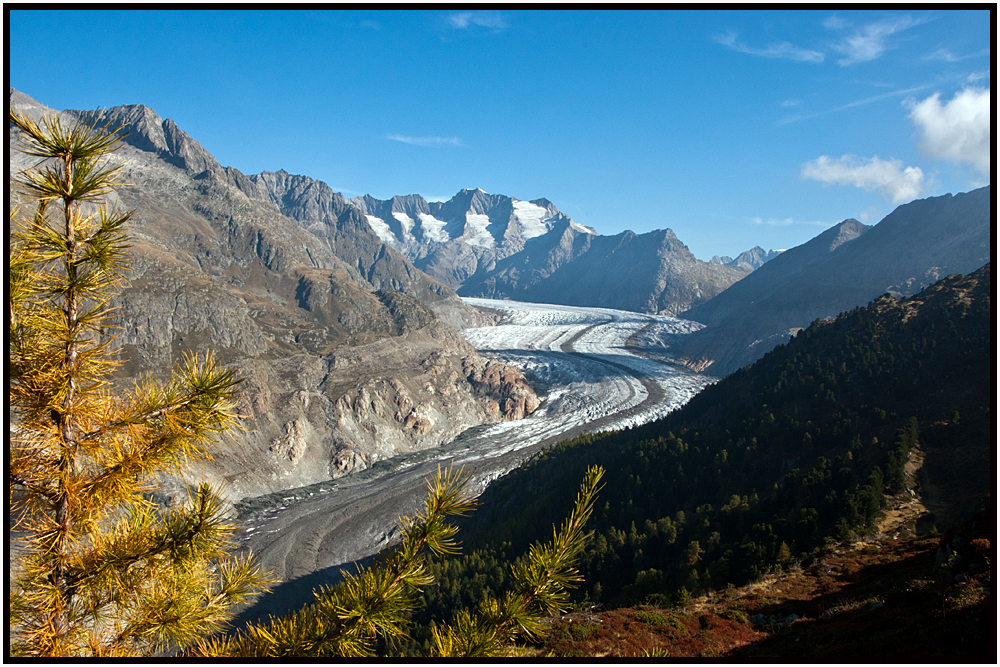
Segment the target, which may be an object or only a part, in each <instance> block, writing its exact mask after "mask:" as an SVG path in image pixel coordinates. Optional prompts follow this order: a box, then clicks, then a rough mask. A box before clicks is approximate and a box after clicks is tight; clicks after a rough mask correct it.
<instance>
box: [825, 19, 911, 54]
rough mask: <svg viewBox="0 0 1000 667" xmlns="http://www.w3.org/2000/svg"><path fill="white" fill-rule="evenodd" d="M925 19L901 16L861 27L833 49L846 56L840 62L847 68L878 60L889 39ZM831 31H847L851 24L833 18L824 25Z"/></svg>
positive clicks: (889, 46)
mask: <svg viewBox="0 0 1000 667" xmlns="http://www.w3.org/2000/svg"><path fill="white" fill-rule="evenodd" d="M924 21H925V20H924V19H918V18H914V17H912V16H899V17H896V18H893V19H886V20H884V21H877V22H875V23H869V24H868V25H864V26H861V27H860V28H856V29H855V30H854V34H852V35H849V36H847V37H844V38H843V39H842V40H841V41H840V42H838V43H836V44H834V45H833V48H834V49H836V50H837V51H840V52H841V53H843V54H844V56H845V57H844V58H842V59H840V60H838V61H837V62H838V63H839V64H840V65H843V66H847V65H853V64H855V63H863V62H867V61H869V60H877V59H878V58H881V57H882V54H883V53H885V51H886V50H887V49H889V48H892V47H891V45H890V44H889V37H891V36H892V35H894V34H896V33H897V32H902V31H903V30H906V29H908V28H912V27H913V26H915V25H920V24H921V23H924ZM823 25H824V26H826V27H827V28H830V29H831V30H838V31H839V30H845V29H847V28H849V27H851V23H850V22H849V21H846V20H845V19H842V18H840V17H837V16H831V17H830V18H829V19H827V20H826V21H825V22H824V24H823Z"/></svg>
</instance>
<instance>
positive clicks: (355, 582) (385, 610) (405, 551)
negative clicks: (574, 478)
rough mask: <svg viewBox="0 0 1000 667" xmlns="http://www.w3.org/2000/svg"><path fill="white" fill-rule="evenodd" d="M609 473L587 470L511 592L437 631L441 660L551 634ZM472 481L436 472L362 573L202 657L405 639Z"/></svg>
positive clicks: (207, 647)
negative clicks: (549, 623) (391, 544)
mask: <svg viewBox="0 0 1000 667" xmlns="http://www.w3.org/2000/svg"><path fill="white" fill-rule="evenodd" d="M603 474H604V470H603V469H601V468H599V467H596V466H595V467H591V468H590V469H588V470H587V472H586V474H585V475H584V479H583V482H582V483H581V486H580V492H579V494H578V495H577V498H576V503H575V505H574V507H573V510H572V511H571V512H570V515H569V517H567V519H566V520H565V521H564V522H563V525H562V526H561V527H560V529H559V530H555V528H553V537H552V541H551V542H550V543H548V544H547V545H545V546H541V547H539V546H534V547H532V548H531V550H530V551H529V553H528V555H527V557H526V558H525V559H524V560H523V561H522V562H521V563H520V564H519V565H518V566H516V567H513V575H514V581H515V586H514V589H513V590H511V591H509V592H507V593H506V594H505V595H504V596H502V597H500V598H497V597H494V596H492V595H489V596H487V597H486V598H485V599H484V600H483V601H482V602H481V603H480V605H479V607H478V608H477V609H475V610H469V609H466V610H463V611H461V612H459V613H458V614H457V616H456V617H455V619H454V620H453V621H452V622H451V623H449V624H446V625H444V626H439V627H434V628H433V629H432V633H433V638H434V645H433V647H432V655H433V656H434V657H464V658H479V657H513V656H523V655H529V654H530V653H528V652H527V651H528V650H527V649H526V648H525V647H524V646H521V645H519V644H518V642H521V641H524V640H533V639H538V638H541V637H542V636H544V635H545V634H546V627H545V625H544V624H543V623H542V619H544V618H545V617H546V616H549V615H550V614H552V613H561V612H564V611H565V610H566V609H567V608H568V607H569V605H570V601H569V589H570V588H571V587H573V586H574V585H575V584H577V583H578V582H579V581H581V577H580V574H579V572H578V571H577V569H576V564H577V562H578V560H579V557H580V555H581V554H582V553H583V549H584V547H585V546H586V544H587V540H588V539H589V538H590V536H591V533H590V532H587V531H585V530H584V526H585V524H586V522H587V519H588V518H589V517H590V515H591V514H592V513H593V509H594V501H595V499H596V496H597V492H598V491H599V490H600V489H599V483H600V480H601V477H602V476H603ZM467 482H468V478H464V477H462V476H461V475H460V474H458V473H455V472H454V471H453V470H451V469H448V470H446V471H444V472H442V471H441V470H440V468H439V469H438V473H437V475H436V476H434V477H432V478H431V479H430V480H429V482H428V493H427V498H426V500H425V503H424V508H423V510H422V511H420V512H418V513H417V514H416V515H415V516H412V517H411V516H407V517H402V518H401V519H400V520H399V521H398V523H397V528H398V530H399V533H400V534H401V535H402V540H401V543H400V544H399V545H398V546H397V547H396V548H394V549H392V550H390V551H389V552H388V553H387V554H384V555H382V556H381V557H380V559H379V561H378V562H376V563H375V564H374V565H372V566H371V567H369V568H366V569H361V570H359V571H358V573H357V574H351V573H348V572H345V571H342V572H341V573H342V575H343V576H344V580H343V581H342V582H341V583H340V584H339V585H337V586H334V587H321V588H320V589H318V590H317V591H316V600H315V601H314V602H312V603H310V604H309V605H306V606H305V607H303V608H302V609H300V610H298V611H296V612H293V613H291V614H288V615H286V616H282V617H277V618H274V617H272V618H270V619H268V620H266V621H263V622H261V623H249V624H248V625H247V626H246V627H245V628H241V629H239V630H238V631H237V632H235V633H229V634H227V635H222V634H220V635H218V636H216V637H213V638H211V639H209V640H207V641H200V642H198V644H197V646H196V647H194V649H193V650H192V651H191V654H192V655H194V656H197V657H202V658H205V657H243V658H282V657H284V658H290V657H348V658H352V657H353V658H357V657H372V656H374V655H375V652H374V651H375V647H376V645H377V643H378V641H379V640H382V641H384V642H385V643H386V645H388V646H390V647H391V646H393V645H395V644H396V642H398V640H400V639H403V638H405V637H406V630H407V627H406V623H405V622H404V619H405V615H406V613H407V612H410V611H412V610H414V609H415V607H416V604H417V594H418V593H419V591H420V590H421V588H423V587H426V586H430V585H433V584H434V583H435V581H434V577H433V575H432V574H431V573H430V570H429V568H428V567H427V563H426V556H425V554H426V552H427V551H428V550H429V551H432V552H434V553H436V554H439V555H441V554H453V553H456V552H457V548H458V545H457V543H456V541H455V540H454V536H455V534H456V533H457V532H458V529H457V528H456V527H455V526H454V524H451V523H449V522H448V518H449V517H451V516H460V515H463V514H465V513H466V512H468V511H469V510H470V509H471V508H472V507H473V505H474V500H473V498H472V496H471V495H470V494H469V493H468V492H467V488H466V487H467Z"/></svg>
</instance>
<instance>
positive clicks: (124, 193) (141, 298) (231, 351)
mask: <svg viewBox="0 0 1000 667" xmlns="http://www.w3.org/2000/svg"><path fill="white" fill-rule="evenodd" d="M10 104H11V106H12V107H14V108H17V109H20V110H22V111H23V112H25V113H28V114H31V115H33V116H35V117H38V116H39V115H40V114H41V113H43V112H45V110H46V109H45V107H44V105H41V104H39V103H38V102H36V101H34V100H32V99H31V98H29V97H27V96H26V95H23V94H22V93H19V92H17V91H14V90H11V91H10ZM62 116H63V119H64V120H66V121H69V122H72V121H73V120H75V119H77V118H79V117H80V116H81V112H76V111H65V112H62ZM97 117H98V120H99V122H101V123H104V122H107V123H111V124H112V125H114V126H117V125H124V129H125V131H127V132H128V133H129V134H128V136H127V137H126V138H125V142H124V144H123V147H122V148H121V149H120V150H119V151H118V152H116V153H115V154H114V155H113V157H112V158H111V159H112V160H114V161H115V162H118V163H119V164H121V166H122V168H123V174H122V176H123V178H122V180H123V181H124V182H125V183H127V185H122V186H121V187H119V188H118V189H117V191H116V193H115V198H116V199H117V201H118V204H119V205H121V206H124V207H126V208H130V209H134V210H135V216H134V218H133V223H132V227H131V230H130V231H131V240H132V246H133V247H132V256H133V273H132V276H131V281H132V283H131V286H130V287H128V288H127V289H125V290H124V292H123V293H122V295H121V298H120V299H119V300H118V301H117V305H119V306H121V308H122V317H121V330H120V331H119V332H118V334H119V343H120V344H122V346H123V354H122V359H123V361H124V365H123V367H122V368H121V369H119V376H120V377H121V378H122V380H123V381H127V378H131V377H133V376H135V375H136V374H138V373H141V372H147V371H148V372H150V373H152V374H153V375H154V376H160V377H162V376H164V375H165V374H167V373H168V372H169V369H170V368H171V367H172V366H173V365H174V364H175V363H176V362H177V361H178V360H179V359H180V355H181V353H182V352H183V351H185V350H192V351H196V352H203V351H205V350H214V351H216V352H217V353H218V355H219V356H220V357H221V359H222V361H223V362H225V363H227V364H230V365H232V366H234V367H235V368H237V369H238V371H239V372H240V373H241V374H242V375H244V376H245V377H246V378H247V383H246V387H245V393H244V399H243V401H242V402H241V404H240V406H239V410H240V411H241V412H242V413H243V414H245V415H246V416H247V419H246V421H245V422H244V424H245V427H246V430H245V431H244V432H242V433H240V434H238V435H237V436H236V439H237V440H238V441H239V442H238V445H237V446H233V447H230V448H228V449H226V450H224V451H222V452H220V453H219V454H218V455H217V456H216V457H215V461H213V462H210V463H208V464H205V466H204V468H203V469H201V470H198V471H194V472H193V473H192V474H193V475H195V476H198V475H206V476H208V477H209V478H211V479H215V480H217V481H224V482H225V490H226V492H227V493H228V494H229V496H230V497H232V498H234V499H236V498H240V497H243V496H248V495H256V494H259V493H264V492H269V491H274V490H278V489H283V488H289V487H293V486H300V485H303V484H309V483H313V482H317V481H322V480H325V479H330V477H331V476H337V475H340V474H343V473H345V472H348V471H351V470H355V469H360V468H365V467H367V466H369V465H371V463H373V462H374V461H377V460H379V459H382V458H385V457H388V456H392V455H393V454H395V453H398V452H401V451H410V450H414V449H418V448H426V447H433V446H436V445H438V444H440V443H442V442H445V441H447V440H449V439H450V438H452V437H453V436H455V435H457V434H458V433H459V432H461V431H462V430H464V429H465V428H468V427H470V426H473V425H477V424H481V423H484V422H489V421H496V420H500V419H514V418H519V417H522V416H524V415H525V414H527V413H529V412H531V411H532V410H533V409H534V408H535V407H536V406H537V405H538V400H537V398H536V397H535V395H534V393H533V391H532V390H531V388H530V387H529V386H528V384H527V383H526V381H525V380H524V378H523V377H522V376H521V375H520V374H519V373H518V372H517V371H515V370H513V369H511V368H508V367H506V366H504V365H502V364H499V363H498V362H495V361H491V360H488V359H484V358H482V357H480V356H479V355H478V354H477V353H476V351H475V350H474V349H473V348H472V347H471V346H469V345H468V344H467V343H466V342H465V341H464V340H463V339H462V338H461V337H460V336H459V335H458V333H457V332H456V331H455V330H454V329H453V328H452V327H450V326H449V325H448V324H446V323H445V322H443V321H442V320H441V319H440V318H439V317H437V316H436V315H435V313H434V311H433V310H432V308H435V307H438V308H440V307H441V305H442V303H444V306H445V307H444V308H443V309H442V310H443V312H444V313H445V314H446V315H449V316H451V317H452V319H456V320H458V321H467V320H468V318H469V317H470V315H469V313H470V312H473V311H471V309H469V308H468V307H467V306H465V305H464V304H462V303H461V301H460V300H458V299H457V297H455V295H454V293H452V292H451V291H450V290H449V289H448V288H446V287H444V286H443V285H440V284H439V283H436V282H434V281H433V280H430V279H428V278H427V277H426V276H423V275H422V274H420V273H419V272H418V271H416V270H415V269H413V267H412V266H410V265H409V264H408V263H407V262H406V261H405V260H404V259H402V258H401V257H399V255H398V254H394V253H393V252H391V251H390V250H389V249H386V248H385V246H384V245H383V244H381V243H378V244H376V243H374V242H373V240H372V235H371V232H370V230H368V228H367V227H362V226H360V225H359V222H360V221H359V220H358V219H357V218H356V217H354V216H352V215H351V214H350V211H348V215H347V216H346V217H344V218H343V219H341V217H337V218H336V219H335V220H334V218H333V217H326V218H324V217H323V216H322V215H321V214H315V215H314V211H313V210H312V209H310V208H309V206H308V205H307V204H310V203H312V204H316V205H317V206H319V204H321V203H322V202H323V199H322V198H321V197H316V198H313V199H311V200H310V199H309V198H308V197H307V196H304V195H300V196H298V197H297V198H296V197H293V196H292V195H291V194H290V192H291V191H292V188H286V189H285V191H284V203H285V205H286V206H287V207H288V208H289V210H292V209H294V208H295V203H296V202H299V203H300V204H302V206H301V208H302V209H303V210H305V211H307V212H308V215H304V218H305V219H306V221H307V222H306V223H305V224H304V223H302V222H298V221H296V220H293V219H291V218H289V217H287V216H285V215H283V214H282V213H281V212H280V211H279V210H278V209H277V208H276V207H275V205H274V204H272V203H271V202H270V201H268V197H269V196H270V195H271V194H273V193H275V192H277V191H279V190H278V189H277V188H274V187H272V188H270V189H268V188H266V187H262V186H258V184H257V183H255V182H254V181H253V180H251V179H250V178H248V177H246V176H245V175H243V174H242V173H240V172H239V171H237V170H236V169H233V168H229V167H226V168H223V167H221V166H220V165H219V164H218V162H217V161H216V160H215V159H214V158H213V157H212V156H211V155H210V154H209V153H208V152H207V151H206V150H205V149H204V148H203V147H202V146H201V145H200V144H198V143H197V142H196V141H194V140H193V139H192V138H191V137H189V136H188V135H186V134H185V133H184V132H183V131H181V130H180V129H179V128H177V126H176V124H174V123H173V121H170V120H163V119H161V118H160V117H159V116H158V115H157V114H156V113H155V112H154V111H152V110H151V109H149V108H148V107H144V106H142V105H129V106H123V107H114V108H111V109H108V110H105V111H102V112H99V113H98V114H97ZM10 134H11V137H10V139H11V144H12V145H13V144H14V143H16V139H17V137H16V132H15V131H14V130H13V129H12V130H10ZM29 164H31V161H30V159H29V158H26V157H25V156H23V155H21V154H19V153H15V152H13V151H11V152H10V154H9V162H8V165H9V169H10V170H11V172H12V173H13V171H14V170H16V169H19V168H22V167H25V166H27V165H29ZM258 180H262V179H258ZM307 185H310V184H307ZM314 189H315V190H321V188H320V186H319V185H314ZM248 193H249V194H248ZM12 198H13V200H14V201H15V203H16V202H17V200H18V196H17V194H16V193H12ZM345 210H346V209H345ZM331 211H332V209H331ZM331 215H332V213H331ZM320 225H326V226H325V227H323V228H320V229H319V230H318V231H319V232H320V233H317V229H316V227H319V226H320ZM352 225H353V226H352ZM359 228H360V229H359ZM355 232H356V233H355ZM449 304H451V305H449ZM473 317H474V316H473ZM175 491H176V489H175ZM167 492H168V493H170V489H169V488H168V491H167Z"/></svg>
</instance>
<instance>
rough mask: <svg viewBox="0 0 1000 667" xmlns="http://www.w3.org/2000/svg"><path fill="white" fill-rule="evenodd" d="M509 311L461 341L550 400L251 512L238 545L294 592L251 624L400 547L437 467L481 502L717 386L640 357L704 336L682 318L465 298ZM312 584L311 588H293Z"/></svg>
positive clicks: (244, 517)
mask: <svg viewBox="0 0 1000 667" xmlns="http://www.w3.org/2000/svg"><path fill="white" fill-rule="evenodd" d="M466 301H468V302H469V303H470V304H472V305H475V306H479V307H483V308H489V309H491V310H493V311H496V312H499V313H500V315H501V320H500V322H499V324H497V325H496V326H492V327H480V328H474V329H465V330H463V331H462V332H461V333H462V335H463V336H464V337H465V338H466V340H468V341H469V342H470V343H471V344H472V345H473V346H475V347H476V348H477V349H478V350H479V351H480V352H481V353H482V354H483V355H484V356H486V357H492V358H496V359H500V360H502V361H504V362H506V363H509V364H511V365H513V366H516V367H517V368H520V369H522V371H523V372H524V373H525V374H526V376H527V377H528V379H529V381H531V382H532V384H533V385H534V386H535V388H536V391H537V392H538V394H539V398H541V399H542V403H541V405H540V406H539V408H538V409H537V410H536V411H535V412H534V413H533V414H531V415H529V416H528V417H526V418H525V419H522V420H520V421H512V422H503V423H500V424H493V425H489V426H478V427H475V428H471V429H469V430H467V431H466V432H465V433H463V434H461V435H460V436H459V437H458V438H456V439H455V440H454V441H452V442H451V443H448V444H446V445H442V446H441V447H436V448H433V449H428V450H424V451H419V452H413V453H410V454H405V455H400V456H397V457H395V458H392V459H388V460H384V461H379V462H378V463H376V464H375V465H374V466H373V467H372V468H371V469H369V470H365V471H361V472H359V473H353V474H351V475H348V476H346V477H341V478H338V479H336V480H333V481H329V482H323V483H321V484H314V485H312V486H309V487H304V488H301V489H292V490H286V491H283V492H280V493H278V494H272V495H271V496H266V497H263V498H259V499H254V501H253V502H252V503H251V504H250V505H249V506H248V507H247V508H244V509H243V510H241V513H240V514H241V516H240V520H241V521H240V522H241V523H242V524H243V527H242V528H241V529H240V531H239V533H238V537H239V539H240V540H241V542H242V543H243V545H245V546H246V547H248V548H250V549H252V550H253V552H254V553H255V554H256V555H257V557H258V559H259V561H260V562H261V563H262V564H263V565H264V566H265V567H267V568H269V569H271V570H272V571H274V572H275V573H276V574H277V575H278V576H279V577H280V579H281V580H282V581H283V582H285V583H283V584H282V585H280V586H279V587H278V588H277V589H275V591H274V592H273V593H271V594H268V595H265V596H263V597H262V598H261V599H260V600H258V601H257V603H256V604H255V605H254V607H253V608H252V609H251V610H249V611H248V613H249V614H250V616H251V617H252V616H254V615H261V614H263V615H266V614H271V613H283V612H284V611H286V610H288V609H292V608H295V607H297V606H301V604H303V603H304V602H305V601H306V600H308V599H309V590H311V589H312V588H313V587H314V586H315V585H317V584H319V583H329V582H331V581H333V580H335V579H336V578H337V577H338V572H339V570H340V568H341V567H343V566H344V565H346V564H348V563H351V562H353V561H355V560H358V559H362V558H365V557H367V556H370V555H372V554H374V553H376V552H378V551H379V550H380V549H382V548H384V547H385V546H386V545H388V544H390V543H392V542H393V541H394V540H395V534H394V531H393V528H392V526H393V525H394V522H395V520H396V518H397V517H398V516H400V515H401V514H405V513H408V512H412V511H413V510H415V509H416V508H417V507H418V505H419V504H420V503H421V502H422V500H423V496H424V493H425V482H424V480H425V478H426V476H427V475H428V474H430V473H432V472H433V471H434V470H435V469H436V468H437V467H438V465H442V466H445V467H447V466H448V465H454V466H455V467H456V468H458V467H461V468H462V469H463V470H464V473H465V474H466V475H468V476H469V477H470V480H471V487H472V489H473V490H475V491H476V492H482V490H483V489H485V488H486V486H487V485H489V484H490V483H491V482H492V481H493V480H495V479H497V478H498V477H501V476H502V475H505V474H506V473H507V472H509V471H510V470H512V469H513V468H515V467H517V466H518V465H520V463H521V462H522V461H524V460H525V459H527V458H528V457H530V456H531V455H532V454H534V453H535V452H538V451H540V450H541V449H544V448H546V447H550V446H552V445H554V444H556V443H557V442H559V441H561V440H564V439H567V438H571V437H574V436H577V435H580V434H582V433H590V432H595V431H603V430H609V429H621V428H625V427H627V426H635V425H639V424H643V423H646V422H649V421H652V420H654V419H657V418H659V417H662V416H663V415H665V414H667V413H668V412H671V411H672V410H675V409H677V408H678V407H680V406H681V405H683V404H684V403H686V402H687V401H688V400H690V398H691V397H692V396H694V395H695V394H696V393H698V392H699V391H701V390H702V388H704V386H705V385H706V384H708V383H709V382H711V381H712V380H713V378H710V377H707V376H703V375H697V374H693V373H690V372H689V371H685V370H682V369H680V368H679V367H678V366H675V365H674V364H672V363H671V362H670V359H669V356H668V355H666V354H658V355H657V356H653V355H651V354H649V353H648V352H647V354H646V356H643V355H640V354H639V353H638V352H637V351H636V349H635V348H634V347H632V345H631V343H634V342H635V341H637V340H642V341H644V342H645V343H646V344H647V346H652V348H647V350H648V349H652V350H654V351H656V348H660V349H659V351H660V352H661V353H662V352H663V346H664V344H665V343H668V342H669V341H670V340H672V339H675V338H676V337H678V336H683V335H686V334H688V333H691V332H693V331H696V330H697V329H699V328H701V325H700V324H697V323H694V322H689V321H686V320H681V319H677V318H672V317H665V316H657V315H646V314H642V313H632V312H627V311H619V310H609V309H603V308H577V307H572V306H553V305H543V304H532V303H518V302H513V301H496V300H489V299H466ZM300 577H306V579H302V581H301V582H296V581H294V580H296V579H299V578H300Z"/></svg>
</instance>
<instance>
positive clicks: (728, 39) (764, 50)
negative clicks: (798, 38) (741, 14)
mask: <svg viewBox="0 0 1000 667" xmlns="http://www.w3.org/2000/svg"><path fill="white" fill-rule="evenodd" d="M713 39H714V40H715V41H716V42H718V43H719V44H722V45H723V46H727V47H729V48H730V49H732V50H733V51H738V52H740V53H746V54H748V55H751V56H760V57H761V58H784V59H787V60H797V61H800V62H809V63H821V62H823V54H822V53H820V52H819V51H813V50H811V49H804V48H802V47H800V46H796V45H795V44H792V43H791V42H772V43H770V44H768V45H767V46H765V47H755V46H750V45H748V44H746V43H745V42H741V41H739V39H738V38H737V35H736V33H735V32H733V31H730V32H727V33H726V34H724V35H716V36H715V37H713Z"/></svg>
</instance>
